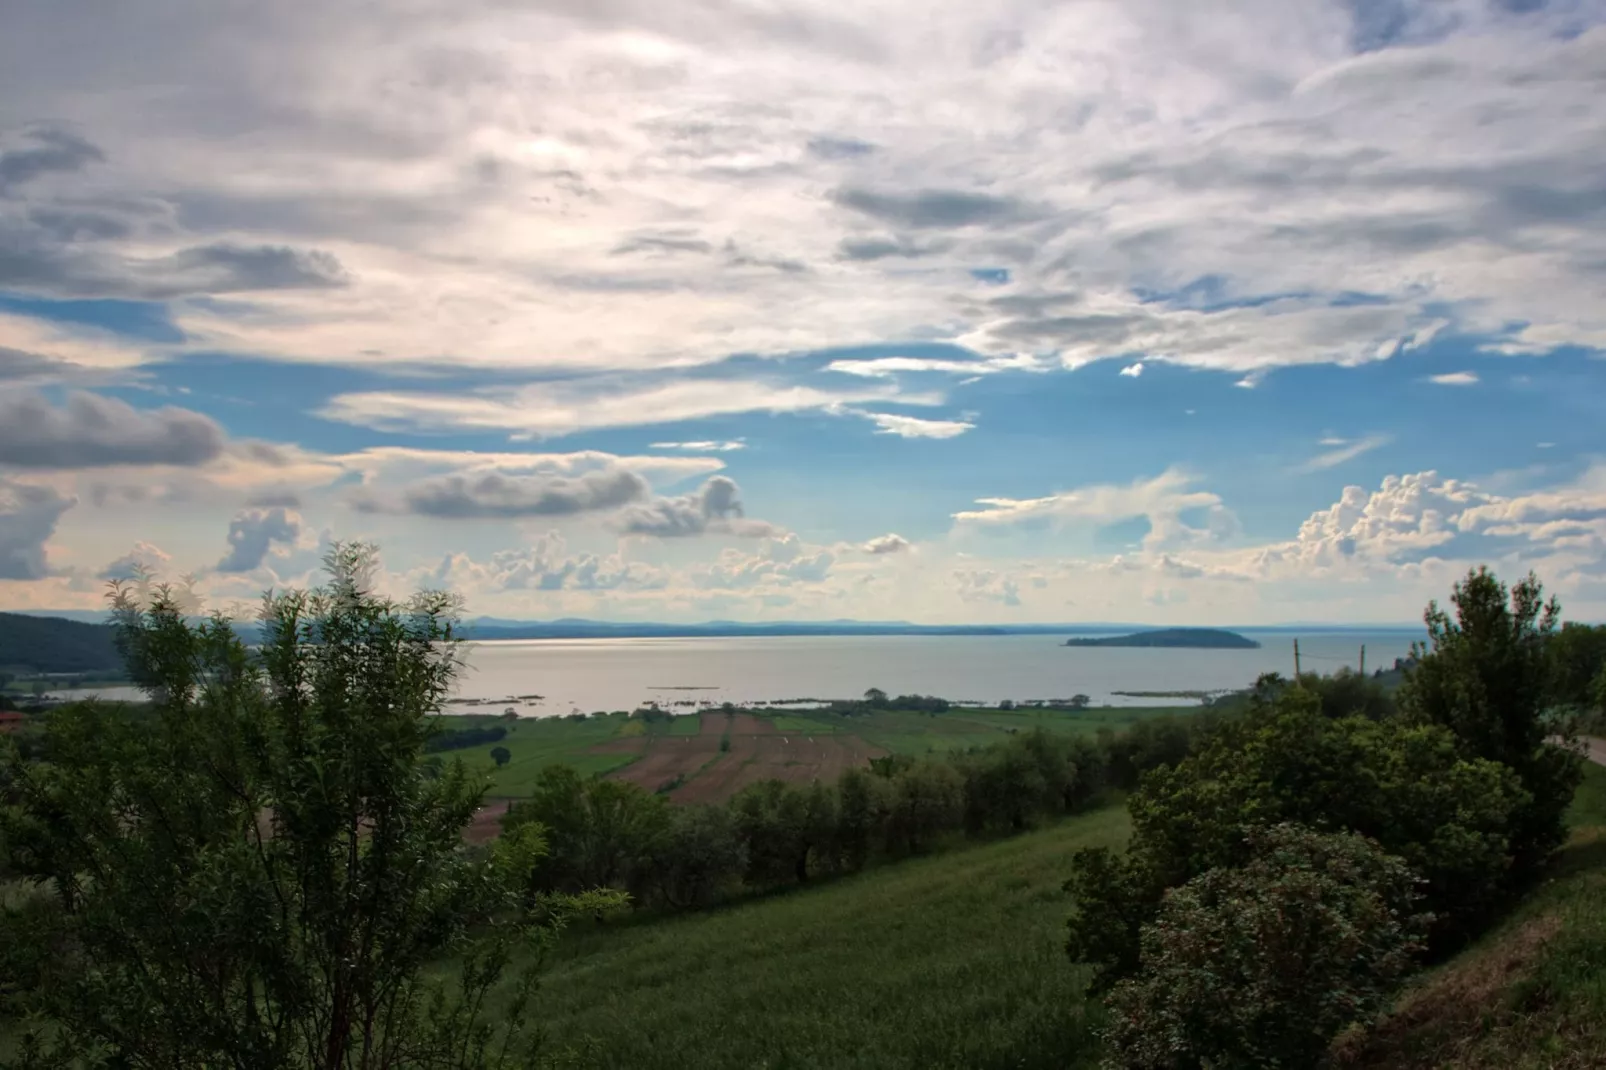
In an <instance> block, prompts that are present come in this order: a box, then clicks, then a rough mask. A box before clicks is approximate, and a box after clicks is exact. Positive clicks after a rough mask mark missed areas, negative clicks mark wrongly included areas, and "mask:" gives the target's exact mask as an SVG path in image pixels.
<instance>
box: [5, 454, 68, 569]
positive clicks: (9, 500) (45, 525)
mask: <svg viewBox="0 0 1606 1070" xmlns="http://www.w3.org/2000/svg"><path fill="white" fill-rule="evenodd" d="M76 502H77V499H76V498H70V497H65V496H63V495H61V494H59V493H57V492H56V491H55V490H54V489H52V488H50V487H40V486H33V485H31V484H28V483H13V482H11V481H9V480H4V479H0V580H37V579H42V578H44V577H45V576H48V575H50V572H51V569H50V563H49V561H48V560H47V559H46V555H45V543H47V542H49V541H50V537H51V536H52V535H54V534H55V532H56V522H57V521H58V520H60V519H61V514H62V513H65V512H66V511H67V510H68V509H71V508H72V507H73V505H74V504H76Z"/></svg>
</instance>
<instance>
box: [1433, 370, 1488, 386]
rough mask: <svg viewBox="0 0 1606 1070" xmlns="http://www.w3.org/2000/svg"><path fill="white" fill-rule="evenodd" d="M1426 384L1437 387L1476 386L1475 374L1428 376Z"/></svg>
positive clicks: (1457, 373) (1476, 375)
mask: <svg viewBox="0 0 1606 1070" xmlns="http://www.w3.org/2000/svg"><path fill="white" fill-rule="evenodd" d="M1428 382H1430V383H1437V384H1438V385H1439V386H1477V385H1478V373H1477V372H1446V373H1444V374H1443V375H1430V376H1428Z"/></svg>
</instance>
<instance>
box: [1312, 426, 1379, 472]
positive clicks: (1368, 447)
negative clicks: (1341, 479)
mask: <svg viewBox="0 0 1606 1070" xmlns="http://www.w3.org/2000/svg"><path fill="white" fill-rule="evenodd" d="M1393 440H1394V437H1393V436H1392V435H1367V436H1366V437H1365V438H1358V439H1355V440H1354V441H1348V440H1345V439H1337V438H1331V437H1329V438H1324V439H1322V440H1321V442H1320V443H1319V444H1320V445H1323V446H1330V447H1332V448H1331V449H1328V450H1326V451H1324V452H1322V453H1318V454H1317V455H1316V456H1314V457H1312V458H1311V459H1310V460H1308V461H1305V462H1304V463H1303V464H1300V465H1298V466H1297V467H1296V468H1295V469H1294V471H1296V472H1307V473H1308V472H1325V471H1326V470H1327V469H1329V468H1337V467H1338V466H1339V465H1341V464H1348V463H1349V462H1350V461H1353V460H1355V458H1357V457H1360V456H1362V455H1363V454H1367V453H1371V452H1372V451H1373V450H1375V449H1378V448H1380V447H1383V446H1387V445H1388V444H1389V443H1390V442H1392V441H1393Z"/></svg>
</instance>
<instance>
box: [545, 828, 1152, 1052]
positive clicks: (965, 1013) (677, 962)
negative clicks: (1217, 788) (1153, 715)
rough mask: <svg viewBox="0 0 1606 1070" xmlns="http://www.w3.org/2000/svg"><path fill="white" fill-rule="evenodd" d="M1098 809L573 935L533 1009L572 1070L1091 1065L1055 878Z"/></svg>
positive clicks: (1107, 841)
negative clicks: (995, 837)
mask: <svg viewBox="0 0 1606 1070" xmlns="http://www.w3.org/2000/svg"><path fill="white" fill-rule="evenodd" d="M1127 828H1128V822H1127V816H1126V812H1125V810H1124V809H1123V808H1121V807H1119V806H1112V807H1108V808H1105V809H1103V810H1099V811H1097V812H1094V813H1090V814H1086V815H1082V816H1079V817H1075V818H1070V819H1067V820H1065V821H1062V822H1060V823H1059V824H1057V825H1055V826H1053V827H1051V828H1047V829H1044V830H1041V831H1038V832H1033V833H1029V834H1026V835H1022V836H1018V837H1015V838H1012V839H1007V840H1001V841H997V842H993V843H987V844H981V845H974V844H972V845H967V846H963V847H958V848H955V849H954V850H951V851H948V852H946V853H942V854H938V855H933V856H929V857H925V858H918V859H914V860H910V861H906V862H899V863H893V864H890V865H886V866H882V867H880V868H876V869H872V870H870V871H868V872H865V873H862V874H859V875H856V876H852V877H844V878H840V879H837V880H834V881H828V882H823V883H821V884H819V885H817V886H815V887H809V888H803V889H799V890H796V891H792V892H789V893H784V894H777V895H774V896H770V897H767V898H759V899H752V900H747V901H744V902H740V903H737V904H734V905H731V906H728V907H725V908H723V909H719V910H713V911H707V912H703V913H695V914H685V915H678V916H673V917H659V918H643V919H636V920H632V921H627V922H626V923H623V924H618V925H604V926H600V927H592V926H587V927H584V928H580V929H574V930H571V931H570V932H569V933H568V934H567V935H566V936H565V937H564V940H563V942H562V944H561V945H560V947H559V948H558V949H557V951H556V952H555V953H554V955H553V958H552V960H551V963H550V967H549V969H548V971H547V973H546V976H545V978H544V980H543V982H542V991H541V994H540V996H539V997H538V1002H539V1005H540V1008H541V1016H542V1018H543V1020H544V1022H545V1023H546V1024H547V1026H548V1027H549V1028H550V1030H551V1032H552V1039H553V1043H554V1045H555V1046H556V1047H557V1048H558V1049H559V1050H567V1051H568V1052H569V1053H570V1054H571V1055H572V1056H573V1057H574V1060H575V1062H576V1063H577V1064H578V1065H583V1066H588V1067H609V1068H621V1070H623V1068H626V1067H629V1068H632V1070H654V1068H660V1067H661V1068H663V1070H682V1068H685V1067H692V1066H695V1067H699V1068H706V1070H723V1068H729V1070H736V1068H742V1070H750V1068H758V1067H764V1068H781V1067H793V1068H805V1067H821V1068H824V1067H832V1068H837V1067H841V1068H853V1067H863V1068H869V1067H876V1068H896V1067H908V1068H911V1070H913V1068H941V1067H956V1068H957V1067H972V1068H992V1067H997V1068H999V1070H1002V1068H1004V1067H1011V1068H1034V1067H1044V1068H1047V1067H1058V1068H1064V1067H1074V1066H1092V1065H1093V1064H1094V1062H1095V1061H1096V1053H1097V1044H1096V1041H1095V1039H1094V1038H1093V1035H1092V1029H1093V1028H1094V1027H1095V1026H1096V1024H1097V1017H1098V1012H1097V1010H1096V1009H1095V1010H1094V1011H1093V1012H1092V1013H1091V1014H1084V1012H1083V1009H1082V996H1081V989H1082V985H1083V983H1084V982H1085V980H1086V975H1085V973H1084V972H1083V971H1082V970H1080V969H1078V968H1076V967H1073V966H1072V965H1071V964H1070V963H1069V962H1068V961H1067V960H1066V958H1065V955H1064V953H1063V952H1062V951H1061V945H1062V944H1063V941H1064V923H1065V917H1066V914H1067V912H1068V910H1069V903H1068V902H1067V897H1066V895H1065V893H1064V892H1062V891H1061V889H1060V885H1061V882H1062V881H1063V880H1064V879H1065V876H1066V873H1067V870H1068V863H1069V858H1070V855H1071V853H1072V852H1073V851H1075V850H1077V849H1078V848H1081V847H1086V846H1095V845H1109V846H1118V845H1120V844H1121V843H1122V842H1124V840H1125V837H1126V833H1127Z"/></svg>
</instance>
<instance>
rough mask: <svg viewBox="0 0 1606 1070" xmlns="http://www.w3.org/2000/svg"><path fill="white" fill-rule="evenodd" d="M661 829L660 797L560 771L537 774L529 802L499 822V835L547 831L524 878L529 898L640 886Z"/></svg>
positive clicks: (664, 809)
mask: <svg viewBox="0 0 1606 1070" xmlns="http://www.w3.org/2000/svg"><path fill="white" fill-rule="evenodd" d="M668 823H669V813H668V804H667V802H665V800H664V799H663V798H662V797H661V796H657V795H653V794H652V793H650V792H648V791H646V790H644V789H642V788H641V787H639V786H637V785H635V784H631V783H629V782H628V781H623V780H602V779H599V778H587V777H583V776H581V775H580V774H579V773H578V772H576V771H575V770H573V769H571V768H569V767H568V766H563V765H554V766H548V767H547V768H546V769H545V770H543V771H542V772H541V775H540V776H539V777H538V778H537V780H536V782H535V789H534V793H533V794H532V795H531V796H530V798H529V799H527V800H525V801H523V802H518V803H514V804H513V806H512V808H511V809H509V810H508V812H507V813H506V814H505V815H504V816H503V818H502V828H503V830H504V834H505V833H507V832H513V831H516V830H517V829H519V828H521V827H523V826H524V825H527V824H535V825H537V826H539V827H541V828H543V829H545V831H546V837H547V841H548V851H547V853H546V854H545V855H544V856H543V857H542V858H541V859H540V860H539V862H538V863H537V864H536V865H535V866H533V867H532V868H531V870H530V871H529V873H528V874H527V880H528V888H529V891H530V893H531V894H532V895H534V894H538V893H541V892H579V891H584V890H587V889H593V888H617V889H634V888H637V887H639V886H640V885H641V884H642V883H644V882H646V881H647V879H648V873H647V870H648V867H649V866H650V865H651V861H652V857H653V850H654V848H655V846H656V844H657V842H658V839H659V837H660V836H661V835H662V834H663V832H664V830H665V829H666V828H667V827H668Z"/></svg>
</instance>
